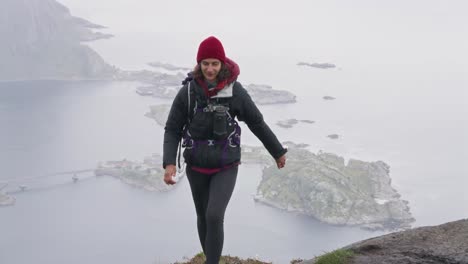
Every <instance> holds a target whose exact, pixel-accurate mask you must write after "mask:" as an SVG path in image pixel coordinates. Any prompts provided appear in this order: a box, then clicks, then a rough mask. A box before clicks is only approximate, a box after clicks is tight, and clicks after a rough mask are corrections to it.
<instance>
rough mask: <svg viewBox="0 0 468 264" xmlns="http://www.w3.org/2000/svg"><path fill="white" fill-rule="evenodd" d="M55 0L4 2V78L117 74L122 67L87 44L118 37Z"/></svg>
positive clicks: (0, 31)
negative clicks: (109, 61) (111, 62)
mask: <svg viewBox="0 0 468 264" xmlns="http://www.w3.org/2000/svg"><path fill="white" fill-rule="evenodd" d="M103 28H104V27H103V26H100V25H97V24H94V23H91V22H89V21H87V20H85V19H82V18H78V17H74V16H72V15H71V14H70V11H69V10H68V8H67V7H65V6H64V5H62V4H60V3H58V2H57V1H55V0H23V1H17V0H3V1H1V3H0V35H1V36H3V37H2V41H1V42H0V58H2V59H1V60H0V81H16V80H41V79H49V80H94V79H113V78H114V77H115V74H116V72H117V69H116V68H115V67H113V66H111V65H109V64H107V63H106V62H105V61H104V60H103V59H102V58H101V56H99V55H98V54H97V53H96V52H95V51H94V50H92V49H91V48H89V47H88V46H86V45H85V44H84V43H85V42H89V41H95V40H99V39H106V38H110V37H112V35H110V34H105V33H101V32H96V30H100V29H103Z"/></svg>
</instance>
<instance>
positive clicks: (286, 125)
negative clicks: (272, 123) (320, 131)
mask: <svg viewBox="0 0 468 264" xmlns="http://www.w3.org/2000/svg"><path fill="white" fill-rule="evenodd" d="M299 122H302V123H306V124H313V123H315V121H312V120H297V119H295V118H290V119H286V120H280V121H278V122H276V124H277V125H278V126H280V127H282V128H291V127H293V126H294V125H297V124H299Z"/></svg>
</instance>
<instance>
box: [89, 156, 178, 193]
mask: <svg viewBox="0 0 468 264" xmlns="http://www.w3.org/2000/svg"><path fill="white" fill-rule="evenodd" d="M182 162H183V160H182ZM94 174H95V175H96V176H103V175H107V176H113V177H115V178H118V179H120V180H121V181H122V182H124V183H126V184H129V185H131V186H134V187H137V188H142V189H144V190H147V191H158V192H164V191H169V190H171V189H173V188H174V186H171V185H167V184H166V183H165V182H164V181H163V179H164V169H163V168H162V157H161V156H160V155H158V154H153V155H152V156H151V157H146V158H145V159H144V160H143V162H137V161H129V160H126V159H123V160H120V161H107V162H105V163H101V164H99V165H98V167H97V168H96V169H95V171H94ZM184 175H185V174H184V172H182V173H180V175H179V177H183V176H184Z"/></svg>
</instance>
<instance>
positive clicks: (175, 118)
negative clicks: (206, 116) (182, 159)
mask: <svg viewBox="0 0 468 264" xmlns="http://www.w3.org/2000/svg"><path fill="white" fill-rule="evenodd" d="M187 92H188V88H187V85H185V86H183V87H182V88H181V89H180V90H179V92H178V93H177V95H176V97H175V98H174V101H173V102H172V106H171V110H170V112H169V116H168V118H167V121H166V126H165V127H164V130H165V131H164V144H163V168H166V165H170V164H173V165H176V156H177V146H178V144H179V141H180V139H181V138H182V133H183V128H184V125H185V124H186V123H187V116H188V94H187Z"/></svg>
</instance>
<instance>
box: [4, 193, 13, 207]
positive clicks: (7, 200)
mask: <svg viewBox="0 0 468 264" xmlns="http://www.w3.org/2000/svg"><path fill="white" fill-rule="evenodd" d="M15 202H16V199H15V198H14V197H12V196H9V195H7V194H5V193H2V192H0V206H9V205H14V204H15Z"/></svg>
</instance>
